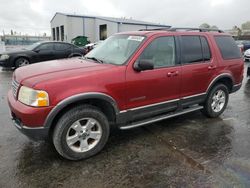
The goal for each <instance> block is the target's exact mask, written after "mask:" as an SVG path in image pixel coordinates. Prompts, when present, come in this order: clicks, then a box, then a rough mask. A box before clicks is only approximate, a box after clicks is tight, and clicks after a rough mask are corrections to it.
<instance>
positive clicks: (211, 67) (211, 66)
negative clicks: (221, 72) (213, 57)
mask: <svg viewBox="0 0 250 188" xmlns="http://www.w3.org/2000/svg"><path fill="white" fill-rule="evenodd" d="M216 68H217V67H216V66H213V65H210V66H208V70H214V69H216Z"/></svg>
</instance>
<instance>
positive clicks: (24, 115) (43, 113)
mask: <svg viewBox="0 0 250 188" xmlns="http://www.w3.org/2000/svg"><path fill="white" fill-rule="evenodd" d="M8 104H9V107H10V111H11V116H12V119H13V123H14V125H15V127H16V128H18V130H19V131H21V132H22V133H23V134H25V135H26V136H28V137H29V138H31V139H33V140H44V139H46V138H47V137H48V134H49V129H48V128H45V127H44V126H43V125H44V122H45V119H46V117H47V115H48V114H49V112H50V111H51V109H52V108H53V107H42V108H35V107H30V106H27V105H25V104H22V103H21V102H19V101H18V100H16V99H15V98H14V96H13V94H12V92H11V91H9V93H8Z"/></svg>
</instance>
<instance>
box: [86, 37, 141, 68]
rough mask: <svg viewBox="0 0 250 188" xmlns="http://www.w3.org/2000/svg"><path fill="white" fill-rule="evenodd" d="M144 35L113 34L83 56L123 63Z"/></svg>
mask: <svg viewBox="0 0 250 188" xmlns="http://www.w3.org/2000/svg"><path fill="white" fill-rule="evenodd" d="M144 38H145V37H144V36H131V35H114V36H111V37H109V38H108V39H107V40H105V41H104V42H102V43H101V44H100V45H98V46H97V47H96V48H94V49H93V50H92V51H90V52H89V53H88V54H87V55H86V56H85V57H86V58H95V59H98V60H100V61H102V62H103V63H109V64H114V65H122V64H124V63H125V62H126V61H127V60H128V59H129V58H130V56H131V55H132V54H133V53H134V52H135V51H136V49H137V48H138V47H139V45H140V44H141V43H142V41H143V40H144Z"/></svg>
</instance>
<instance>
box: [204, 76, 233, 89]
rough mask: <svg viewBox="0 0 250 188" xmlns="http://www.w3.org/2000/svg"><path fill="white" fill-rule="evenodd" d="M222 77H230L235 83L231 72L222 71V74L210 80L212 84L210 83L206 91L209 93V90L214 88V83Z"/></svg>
mask: <svg viewBox="0 0 250 188" xmlns="http://www.w3.org/2000/svg"><path fill="white" fill-rule="evenodd" d="M221 78H229V79H230V80H231V81H232V83H233V85H234V80H233V77H232V75H231V74H229V73H222V74H220V75H218V76H216V77H215V78H214V79H213V80H212V81H211V82H210V84H209V86H208V88H207V91H206V93H207V94H208V93H209V91H210V90H211V89H212V87H213V86H214V84H215V83H216V82H217V81H218V80H219V79H221ZM233 85H232V86H233Z"/></svg>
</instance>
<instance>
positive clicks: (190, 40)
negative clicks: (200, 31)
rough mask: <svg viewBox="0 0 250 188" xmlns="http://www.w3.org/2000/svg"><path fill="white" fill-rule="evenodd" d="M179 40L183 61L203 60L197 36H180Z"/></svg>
mask: <svg viewBox="0 0 250 188" xmlns="http://www.w3.org/2000/svg"><path fill="white" fill-rule="evenodd" d="M181 41H182V57H183V61H184V63H195V62H200V61H203V56H202V46H201V40H200V37H199V36H182V37H181Z"/></svg>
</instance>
